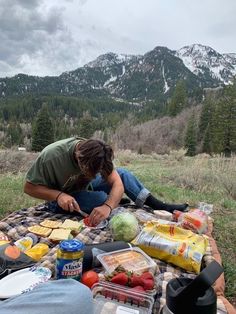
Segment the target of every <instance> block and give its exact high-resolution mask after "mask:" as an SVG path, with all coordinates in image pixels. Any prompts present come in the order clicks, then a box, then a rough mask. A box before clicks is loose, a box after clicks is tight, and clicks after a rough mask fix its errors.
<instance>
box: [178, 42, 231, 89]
mask: <svg viewBox="0 0 236 314" xmlns="http://www.w3.org/2000/svg"><path fill="white" fill-rule="evenodd" d="M175 55H176V56H177V57H179V58H180V59H182V60H183V63H184V65H185V66H186V67H187V68H188V69H189V70H190V71H191V72H192V73H194V74H196V75H197V76H199V77H205V78H206V79H208V80H211V79H212V80H218V81H219V82H223V83H224V84H229V83H230V82H231V81H232V79H233V77H234V76H235V75H236V54H235V53H232V54H230V53H229V54H220V53H218V52H217V51H215V50H214V49H212V48H211V47H208V46H203V45H200V44H194V45H190V46H185V47H183V48H181V49H180V50H177V51H176V53H175Z"/></svg>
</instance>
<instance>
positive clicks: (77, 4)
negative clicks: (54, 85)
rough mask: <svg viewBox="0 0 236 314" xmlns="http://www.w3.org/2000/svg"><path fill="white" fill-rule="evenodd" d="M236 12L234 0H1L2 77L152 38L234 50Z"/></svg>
mask: <svg viewBox="0 0 236 314" xmlns="http://www.w3.org/2000/svg"><path fill="white" fill-rule="evenodd" d="M235 16H236V0H224V1H223V0H0V77H5V76H13V75H15V74H17V73H26V74H32V75H40V76H45V75H58V74H61V73H62V72H64V71H70V70H75V69H76V68H78V67H80V66H83V65H84V64H85V63H87V62H89V61H91V60H93V59H95V58H96V57H98V56H99V55H100V54H103V53H106V52H116V53H125V54H144V53H146V52H147V51H150V50H152V49H153V48H154V47H156V46H166V47H168V48H170V49H173V50H177V49H180V48H181V47H183V46H185V45H190V44H193V43H200V44H203V45H207V46H210V47H212V48H213V49H215V50H217V51H218V52H220V53H223V52H235V53H236V18H235Z"/></svg>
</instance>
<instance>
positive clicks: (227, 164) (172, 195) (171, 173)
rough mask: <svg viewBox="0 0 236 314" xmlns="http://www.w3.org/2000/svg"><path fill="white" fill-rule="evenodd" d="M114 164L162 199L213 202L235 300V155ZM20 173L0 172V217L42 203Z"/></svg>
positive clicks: (129, 159) (128, 159)
mask: <svg viewBox="0 0 236 314" xmlns="http://www.w3.org/2000/svg"><path fill="white" fill-rule="evenodd" d="M115 163H116V166H122V167H125V168H127V169H129V170H131V171H132V172H133V173H134V174H135V175H136V176H137V177H138V178H139V179H140V180H141V181H142V182H143V183H144V185H145V186H146V187H147V188H148V189H150V190H151V192H152V193H153V194H154V195H155V196H156V197H157V198H160V199H162V200H163V201H165V202H176V203H178V202H179V203H182V202H188V203H189V204H190V205H192V206H197V204H198V203H199V202H206V203H211V204H213V205H214V212H213V214H212V217H213V218H214V238H215V240H216V242H217V245H218V249H219V251H220V253H221V257H222V260H223V266H224V269H225V280H226V291H225V294H226V297H227V298H228V299H229V301H231V302H232V303H234V304H235V301H236V297H235V296H236V266H235V265H236V232H235V229H236V197H235V193H236V173H235V172H236V158H235V157H234V158H233V159H231V160H230V161H229V160H224V159H223V158H220V157H219V158H218V157H216V158H205V157H201V156H199V157H195V158H185V157H183V156H181V155H179V154H173V155H170V156H157V155H153V156H151V155H150V156H144V155H137V154H132V153H130V152H126V153H123V154H119V155H118V158H117V159H116V161H115ZM23 183H24V174H15V175H13V174H10V173H9V174H1V176H0V189H1V193H0V217H4V216H6V215H7V213H9V212H12V211H15V210H17V209H20V208H27V207H29V206H33V205H36V204H39V203H41V201H40V200H35V199H33V198H30V197H28V196H27V195H25V194H24V193H23V192H22V191H23Z"/></svg>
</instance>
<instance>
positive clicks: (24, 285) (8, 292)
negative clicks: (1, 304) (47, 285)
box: [0, 267, 52, 299]
mask: <svg viewBox="0 0 236 314" xmlns="http://www.w3.org/2000/svg"><path fill="white" fill-rule="evenodd" d="M51 276H52V272H51V270H50V269H48V268H46V267H29V268H24V269H21V270H18V271H15V272H14V273H12V274H10V275H7V276H6V277H4V278H3V279H1V280H0V298H1V299H7V298H10V297H14V296H16V295H19V294H21V293H24V292H28V291H30V290H32V289H34V288H35V287H36V286H37V285H38V284H40V283H42V282H46V281H48V279H49V278H50V277H51Z"/></svg>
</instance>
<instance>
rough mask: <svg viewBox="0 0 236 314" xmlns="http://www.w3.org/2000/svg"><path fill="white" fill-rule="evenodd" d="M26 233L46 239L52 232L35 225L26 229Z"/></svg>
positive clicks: (49, 229)
mask: <svg viewBox="0 0 236 314" xmlns="http://www.w3.org/2000/svg"><path fill="white" fill-rule="evenodd" d="M28 231H29V232H32V233H34V234H37V235H38V236H41V237H48V236H49V234H50V233H51V232H52V229H51V228H46V227H42V226H39V225H35V226H31V227H28Z"/></svg>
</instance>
